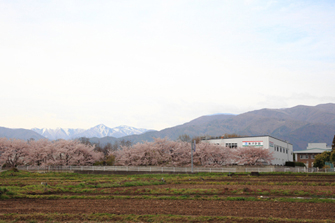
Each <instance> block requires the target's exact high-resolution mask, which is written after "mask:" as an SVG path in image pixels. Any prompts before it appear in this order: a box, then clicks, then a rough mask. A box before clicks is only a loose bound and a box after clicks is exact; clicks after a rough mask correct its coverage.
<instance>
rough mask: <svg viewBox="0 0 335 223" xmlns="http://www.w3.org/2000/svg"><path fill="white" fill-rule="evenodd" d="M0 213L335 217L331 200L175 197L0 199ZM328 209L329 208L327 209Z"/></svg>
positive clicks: (334, 208)
mask: <svg viewBox="0 0 335 223" xmlns="http://www.w3.org/2000/svg"><path fill="white" fill-rule="evenodd" d="M0 206H1V208H0V213H1V214H8V213H19V214H27V213H32V212H36V213H54V212H57V213H68V214H78V213H86V214H87V213H113V214H136V215H145V214H151V215H154V214H173V215H200V216H238V217H266V218H270V217H275V218H294V219H318V220H322V219H329V220H335V212H334V210H335V204H327V206H326V205H325V204H313V203H312V204H310V203H298V204H292V203H284V202H278V203H274V202H273V203H270V202H262V201H256V202H250V201H243V202H241V201H193V200H192V201H190V200H183V201H176V200H168V201H166V200H154V201H152V200H117V199H113V200H41V199H18V200H5V201H0ZM331 210H332V211H331Z"/></svg>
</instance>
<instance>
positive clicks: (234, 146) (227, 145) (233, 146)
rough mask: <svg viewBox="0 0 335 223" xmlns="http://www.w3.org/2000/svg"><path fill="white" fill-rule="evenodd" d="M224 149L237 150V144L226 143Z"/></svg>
mask: <svg viewBox="0 0 335 223" xmlns="http://www.w3.org/2000/svg"><path fill="white" fill-rule="evenodd" d="M226 147H229V148H237V143H226Z"/></svg>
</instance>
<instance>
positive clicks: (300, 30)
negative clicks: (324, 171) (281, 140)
mask: <svg viewBox="0 0 335 223" xmlns="http://www.w3.org/2000/svg"><path fill="white" fill-rule="evenodd" d="M334 62H335V1H333V0H328V1H322V0H318V1H315V0H301V1H299V0H298V1H294V0H290V1H285V0H278V1H271V0H268V1H261V0H260V1H257V0H229V1H224V0H219V1H214V0H213V1H212V0H202V1H186V0H185V1H184V0H166V1H158V0H152V1H145V0H141V1H138V0H134V1H131V0H129V1H128V0H127V1H119V0H115V1H110V0H109V1H99V0H94V1H84V0H78V1H71V0H64V1H62V0H57V1H46V0H40V1H29V0H22V1H16V0H0V77H1V79H0V106H1V107H0V126H3V127H9V128H33V127H38V128H42V127H46V128H56V127H63V128H90V127H93V126H95V125H97V124H100V123H103V124H105V125H107V126H109V127H115V126H119V125H129V126H133V127H138V128H149V129H156V130H160V129H164V128H167V127H171V126H175V125H179V124H183V123H185V122H188V121H190V120H192V119H194V118H197V117H199V116H202V115H209V114H214V113H234V114H240V113H244V112H247V111H251V110H256V109H262V108H287V107H293V106H296V105H317V104H322V103H335V91H334V83H335V63H334Z"/></svg>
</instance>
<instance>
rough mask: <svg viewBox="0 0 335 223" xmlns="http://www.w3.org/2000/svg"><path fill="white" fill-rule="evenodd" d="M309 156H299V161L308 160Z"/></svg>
mask: <svg viewBox="0 0 335 223" xmlns="http://www.w3.org/2000/svg"><path fill="white" fill-rule="evenodd" d="M308 158H309V156H308V155H300V159H308Z"/></svg>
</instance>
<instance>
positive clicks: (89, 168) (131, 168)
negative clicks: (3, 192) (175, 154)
mask: <svg viewBox="0 0 335 223" xmlns="http://www.w3.org/2000/svg"><path fill="white" fill-rule="evenodd" d="M18 169H19V170H27V171H76V170H79V171H125V172H129V171H132V172H155V173H157V172H162V173H164V172H165V173H166V172H169V173H171V172H177V173H183V172H184V173H190V172H192V168H191V167H155V166H152V167H147V166H49V167H38V166H19V167H18ZM193 172H194V173H199V172H210V173H224V172H236V168H193Z"/></svg>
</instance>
